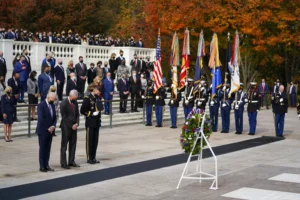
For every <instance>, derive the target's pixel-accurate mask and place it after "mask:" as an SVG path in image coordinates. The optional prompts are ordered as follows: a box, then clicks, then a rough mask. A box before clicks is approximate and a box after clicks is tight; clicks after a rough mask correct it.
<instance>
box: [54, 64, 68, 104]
mask: <svg viewBox="0 0 300 200" xmlns="http://www.w3.org/2000/svg"><path fill="white" fill-rule="evenodd" d="M54 75H55V79H56V84H57V96H58V99H59V100H60V101H62V97H63V90H64V85H65V80H66V76H65V70H64V67H63V63H62V60H58V65H57V66H56V67H55V68H54Z"/></svg>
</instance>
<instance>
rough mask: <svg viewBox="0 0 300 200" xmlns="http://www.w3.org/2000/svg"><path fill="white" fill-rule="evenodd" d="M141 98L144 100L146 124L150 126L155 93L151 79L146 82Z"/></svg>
mask: <svg viewBox="0 0 300 200" xmlns="http://www.w3.org/2000/svg"><path fill="white" fill-rule="evenodd" d="M143 98H145V101H146V102H145V106H146V126H152V113H153V104H154V98H155V95H154V90H153V81H152V80H151V79H149V80H148V82H147V87H146V90H145V96H144V97H143Z"/></svg>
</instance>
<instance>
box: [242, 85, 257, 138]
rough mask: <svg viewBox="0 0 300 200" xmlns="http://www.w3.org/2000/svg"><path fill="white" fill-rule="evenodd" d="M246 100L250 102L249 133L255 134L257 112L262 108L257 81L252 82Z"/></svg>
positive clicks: (248, 108)
mask: <svg viewBox="0 0 300 200" xmlns="http://www.w3.org/2000/svg"><path fill="white" fill-rule="evenodd" d="M245 102H246V103H248V107H247V111H248V118H249V127H250V130H249V133H248V135H255V132H256V124H257V112H258V111H259V109H260V102H259V92H258V89H257V87H256V82H251V83H250V88H249V89H248V92H247V96H246V98H245Z"/></svg>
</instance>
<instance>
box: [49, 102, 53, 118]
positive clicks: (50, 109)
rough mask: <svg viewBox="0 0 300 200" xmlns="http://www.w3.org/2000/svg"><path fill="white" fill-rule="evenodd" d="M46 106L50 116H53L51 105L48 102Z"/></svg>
mask: <svg viewBox="0 0 300 200" xmlns="http://www.w3.org/2000/svg"><path fill="white" fill-rule="evenodd" d="M48 107H49V111H50V115H51V117H52V118H53V110H52V107H51V105H50V104H48Z"/></svg>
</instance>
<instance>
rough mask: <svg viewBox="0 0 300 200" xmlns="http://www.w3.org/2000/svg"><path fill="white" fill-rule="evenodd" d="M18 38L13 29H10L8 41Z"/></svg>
mask: <svg viewBox="0 0 300 200" xmlns="http://www.w3.org/2000/svg"><path fill="white" fill-rule="evenodd" d="M15 38H16V34H15V33H14V31H13V30H12V29H8V34H7V39H10V40H14V39H15Z"/></svg>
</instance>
